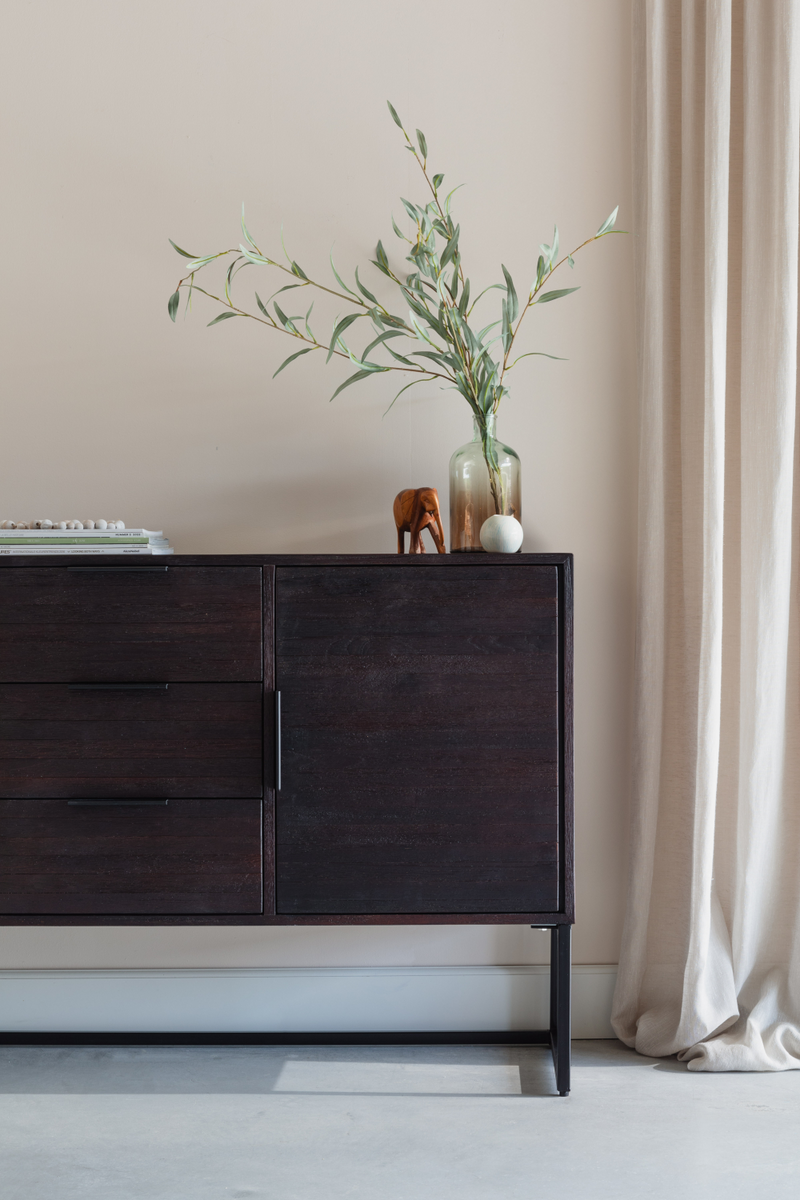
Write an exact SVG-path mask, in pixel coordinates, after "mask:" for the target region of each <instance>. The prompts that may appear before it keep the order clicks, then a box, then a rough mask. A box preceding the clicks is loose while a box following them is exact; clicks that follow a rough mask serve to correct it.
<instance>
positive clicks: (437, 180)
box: [433, 175, 444, 192]
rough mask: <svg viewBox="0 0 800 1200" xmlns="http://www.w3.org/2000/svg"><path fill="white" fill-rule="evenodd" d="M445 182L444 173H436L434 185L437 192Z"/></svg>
mask: <svg viewBox="0 0 800 1200" xmlns="http://www.w3.org/2000/svg"><path fill="white" fill-rule="evenodd" d="M443 183H444V175H434V177H433V186H434V188H435V190H436V191H437V192H438V190H439V188H440V187H441V186H442V184H443Z"/></svg>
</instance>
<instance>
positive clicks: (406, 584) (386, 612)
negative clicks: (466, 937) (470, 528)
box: [276, 564, 560, 915]
mask: <svg viewBox="0 0 800 1200" xmlns="http://www.w3.org/2000/svg"><path fill="white" fill-rule="evenodd" d="M277 614H278V616H277V638H276V654H277V658H276V661H277V686H278V687H279V688H280V691H281V699H282V713H283V721H282V775H283V787H282V790H281V792H280V793H279V794H278V799H277V911H278V913H279V914H296V915H300V914H312V913H319V914H330V913H341V914H345V913H348V914H356V913H359V912H361V913H366V912H372V913H398V914H402V913H409V914H411V913H432V912H437V911H438V912H450V913H453V912H474V913H492V912H503V911H505V912H520V911H526V910H527V911H543V910H547V909H550V910H556V909H557V908H558V899H559V895H558V893H559V838H560V825H559V815H560V814H559V728H558V716H559V683H558V680H559V663H558V581H557V571H556V568H555V566H520V565H517V564H514V565H508V566H505V565H503V566H498V565H494V564H486V565H480V566H479V565H477V564H476V566H475V568H474V569H470V570H469V572H455V571H452V570H448V569H447V568H446V567H445V568H444V569H441V570H436V569H433V568H432V569H428V570H425V571H424V572H422V571H419V572H413V573H411V572H407V571H404V572H400V571H398V570H397V569H395V568H392V567H372V568H350V567H342V568H336V569H330V568H326V569H318V568H294V567H292V568H281V567H278V570H277Z"/></svg>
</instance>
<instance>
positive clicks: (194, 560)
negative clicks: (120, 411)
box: [0, 553, 572, 570]
mask: <svg viewBox="0 0 800 1200" xmlns="http://www.w3.org/2000/svg"><path fill="white" fill-rule="evenodd" d="M571 562H572V555H571V554H564V553H553V554H482V553H474V554H269V553H264V554H169V555H166V554H165V555H158V554H154V555H145V554H143V555H138V556H135V557H134V556H131V555H124V554H120V555H119V556H117V555H116V554H98V555H97V557H96V558H95V557H93V556H92V555H91V554H80V555H76V556H75V560H74V563H73V561H72V560H71V556H70V555H67V554H53V555H50V554H31V555H27V554H15V555H13V556H12V555H8V556H6V557H3V556H2V555H0V566H2V567H9V568H13V567H58V566H65V565H66V566H74V565H78V564H80V565H82V566H95V565H98V566H99V565H101V564H102V565H104V566H117V565H119V564H124V565H125V566H129V567H137V566H139V567H140V566H166V567H173V566H176V567H177V566H184V567H213V566H217V565H219V566H228V567H231V566H233V567H237V566H242V567H253V566H259V565H263V566H276V567H290V566H291V567H302V566H315V567H316V566H337V567H370V566H375V567H387V566H398V567H406V568H409V567H410V568H418V569H419V568H421V569H423V570H425V569H426V568H430V567H454V568H457V567H466V566H485V565H486V564H487V563H491V564H492V565H497V564H500V563H502V564H503V565H504V566H560V565H562V564H566V563H571Z"/></svg>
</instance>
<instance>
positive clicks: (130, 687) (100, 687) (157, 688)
mask: <svg viewBox="0 0 800 1200" xmlns="http://www.w3.org/2000/svg"><path fill="white" fill-rule="evenodd" d="M168 687H169V684H168V683H68V684H67V690H68V691H70V692H165V691H166V690H167V688H168Z"/></svg>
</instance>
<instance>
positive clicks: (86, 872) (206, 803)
mask: <svg viewBox="0 0 800 1200" xmlns="http://www.w3.org/2000/svg"><path fill="white" fill-rule="evenodd" d="M261 895H262V881H261V804H260V802H259V801H257V800H228V801H214V800H171V801H170V802H169V804H168V805H167V806H166V807H149V806H145V805H134V806H126V807H124V808H109V807H73V806H70V805H68V804H67V803H66V802H65V801H63V800H61V801H59V800H1V801H0V913H4V914H8V915H11V914H25V913H30V914H52V915H54V916H58V915H62V916H63V915H68V914H75V915H80V914H93V913H98V914H137V913H141V914H192V913H197V914H201V913H209V914H212V913H259V912H261Z"/></svg>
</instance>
